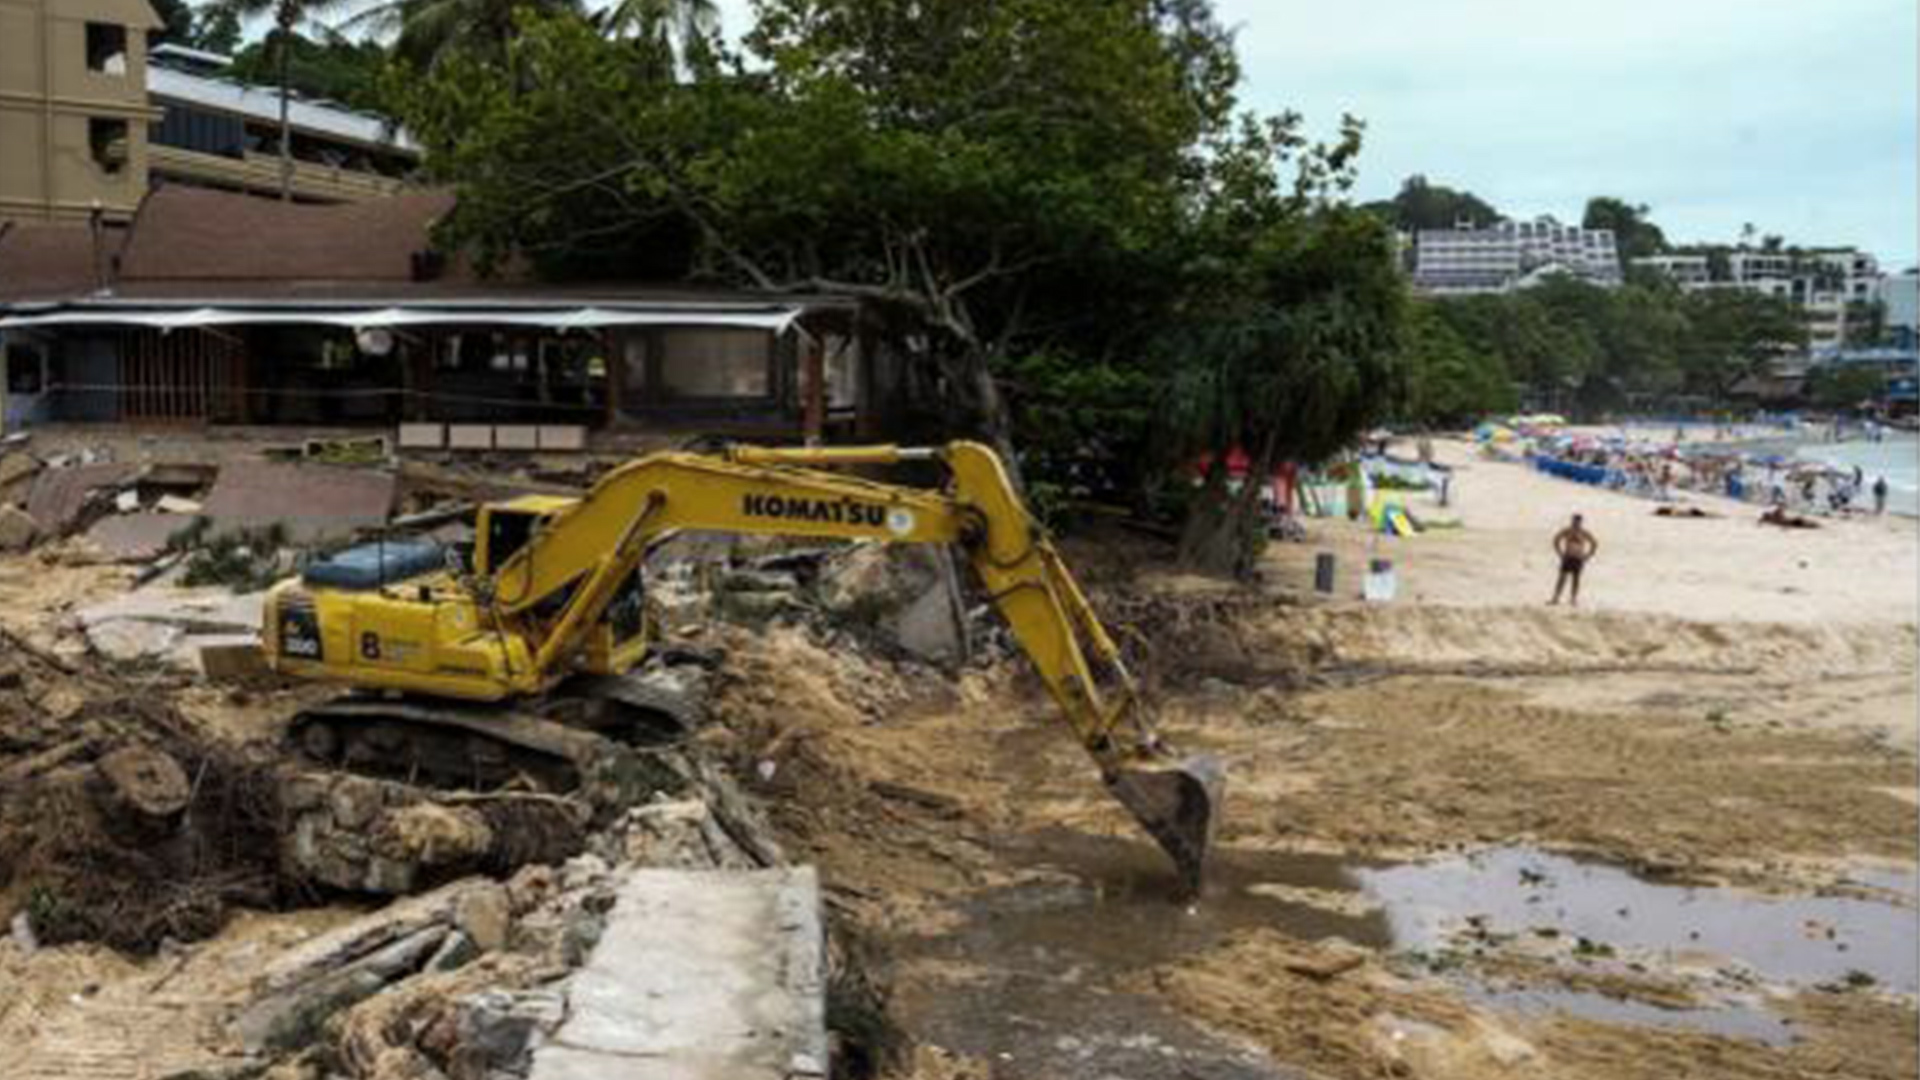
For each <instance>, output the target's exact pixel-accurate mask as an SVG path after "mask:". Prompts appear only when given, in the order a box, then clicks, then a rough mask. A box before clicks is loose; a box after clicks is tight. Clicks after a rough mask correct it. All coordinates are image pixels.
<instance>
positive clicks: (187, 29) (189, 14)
mask: <svg viewBox="0 0 1920 1080" xmlns="http://www.w3.org/2000/svg"><path fill="white" fill-rule="evenodd" d="M149 2H150V4H151V6H152V7H153V13H154V14H155V15H158V16H159V17H160V22H161V23H162V24H163V25H162V26H161V28H160V29H158V30H155V31H153V32H152V33H150V34H149V35H148V37H147V40H148V42H149V43H151V44H154V45H158V44H161V43H163V42H171V43H172V44H175V45H187V46H191V45H192V44H193V5H192V4H189V3H187V0H149Z"/></svg>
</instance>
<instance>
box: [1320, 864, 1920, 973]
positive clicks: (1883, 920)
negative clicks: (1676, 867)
mask: <svg viewBox="0 0 1920 1080" xmlns="http://www.w3.org/2000/svg"><path fill="white" fill-rule="evenodd" d="M1356 876H1357V878H1358V879H1359V883H1360V885H1361V887H1362V888H1364V889H1365V890H1366V891H1367V892H1368V893H1370V894H1372V895H1373V896H1375V897H1377V898H1378V899H1379V900H1380V901H1381V902H1383V903H1384V904H1385V905H1386V912H1387V919H1388V922H1389V923H1390V924H1391V927H1392V932H1393V939H1394V943H1395V945H1396V947H1399V948H1403V949H1435V948H1440V947H1444V946H1445V945H1446V944H1447V942H1448V940H1449V939H1450V938H1451V936H1452V935H1453V934H1454V933H1455V932H1457V931H1458V930H1460V929H1461V927H1462V925H1463V924H1464V922H1465V920H1466V918H1468V917H1474V918H1476V919H1478V920H1479V923H1478V928H1479V929H1480V930H1481V931H1483V932H1485V933H1488V934H1527V933H1553V934H1557V935H1559V936H1561V937H1565V938H1572V939H1576V940H1577V939H1581V938H1584V939H1586V940H1587V941H1588V942H1590V943H1592V947H1591V948H1589V949H1588V951H1589V952H1605V951H1608V950H1615V951H1626V950H1634V951H1636V952H1644V953H1651V954H1655V956H1656V957H1657V958H1658V959H1660V960H1662V961H1664V962H1668V963H1672V964H1675V965H1678V966H1686V967H1693V968H1700V967H1708V968H1712V967H1719V966H1723V965H1734V966H1737V967H1739V968H1744V969H1746V970H1749V971H1751V972H1753V973H1754V974H1756V975H1758V976H1759V977H1760V978H1762V979H1764V980H1767V981H1779V982H1790V983H1796V984H1800V985H1812V984H1816V983H1835V982H1844V981H1847V980H1848V979H1849V977H1851V978H1853V979H1855V980H1859V979H1860V978H1861V976H1862V975H1864V976H1866V977H1869V978H1871V979H1872V980H1873V981H1874V983H1875V984H1877V985H1880V986H1884V987H1887V988H1890V989H1893V990H1897V991H1900V992H1902V993H1909V994H1910V993H1913V992H1915V990H1916V983H1920V978H1916V974H1917V972H1916V968H1920V957H1916V953H1915V946H1916V942H1917V941H1920V913H1916V912H1915V910H1914V908H1913V906H1912V905H1913V899H1912V898H1913V896H1914V894H1915V891H1916V881H1915V877H1914V874H1913V873H1912V872H1907V873H1902V874H1895V873H1886V872H1880V873H1861V874H1858V875H1856V877H1857V878H1858V879H1859V880H1860V882H1861V883H1862V884H1864V885H1868V886H1871V887H1873V888H1875V889H1876V890H1879V891H1881V892H1884V893H1887V894H1891V895H1890V897H1889V900H1890V901H1891V902H1880V901H1874V900H1865V899H1857V898H1854V897H1847V896H1765V895H1760V894H1756V893H1748V892H1745V891H1741V890H1736V889H1716V888H1688V887H1683V886H1677V885H1663V884H1655V883H1651V882H1647V881H1643V880H1641V879H1640V878H1637V877H1634V876H1633V875H1632V874H1630V873H1628V872H1627V871H1625V870H1622V869H1620V868H1618V867H1613V866H1606V865H1602V864H1597V863H1588V862H1580V861H1577V860H1574V859H1570V858H1567V857H1565V856H1562V855H1553V854H1549V853H1546V852H1541V851H1534V850H1528V849H1525V848H1496V849H1491V850H1487V851H1483V852H1479V853H1476V854H1473V855H1469V856H1463V857H1460V858H1456V859H1444V860H1439V861H1435V862H1427V863H1412V864H1407V865H1404V866H1394V867H1386V868H1379V869H1364V868H1363V869H1360V870H1357V871H1356ZM1895 897H1904V898H1905V902H1904V903H1902V902H1899V901H1898V900H1895V899H1894V898H1895Z"/></svg>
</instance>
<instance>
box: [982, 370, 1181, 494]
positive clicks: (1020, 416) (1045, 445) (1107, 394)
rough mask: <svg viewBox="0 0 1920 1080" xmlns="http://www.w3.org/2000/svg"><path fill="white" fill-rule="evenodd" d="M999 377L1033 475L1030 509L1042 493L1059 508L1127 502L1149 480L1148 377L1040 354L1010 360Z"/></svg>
mask: <svg viewBox="0 0 1920 1080" xmlns="http://www.w3.org/2000/svg"><path fill="white" fill-rule="evenodd" d="M999 377H1000V381H1001V383H1002V385H1003V386H1004V387H1005V388H1006V395H1007V402H1008V405H1009V407H1010V408H1011V409H1012V413H1013V428H1014V432H1015V436H1016V441H1017V444H1018V445H1019V447H1020V455H1021V460H1022V462H1023V463H1024V465H1025V467H1026V470H1027V474H1028V476H1029V477H1030V482H1029V484H1028V489H1027V499H1028V502H1029V503H1030V504H1037V503H1039V502H1040V501H1041V500H1042V494H1043V489H1045V490H1047V491H1051V492H1053V493H1054V494H1055V495H1056V496H1057V499H1056V501H1058V502H1065V501H1067V500H1069V499H1089V498H1091V499H1100V500H1106V501H1117V502H1128V501H1131V500H1132V498H1133V497H1134V495H1135V493H1136V492H1138V491H1139V490H1140V488H1141V485H1142V484H1143V483H1144V482H1145V481H1146V480H1147V473H1146V466H1147V464H1148V461H1147V458H1146V456H1145V455H1146V447H1147V444H1148V441H1149V437H1150V434H1151V425H1152V421H1153V415H1154V414H1153V406H1154V403H1155V401H1156V398H1157V391H1158V388H1157V386H1156V384H1155V380H1154V378H1153V376H1152V373H1151V372H1149V371H1147V370H1145V369H1143V368H1142V367H1140V366H1138V365H1132V364H1123V363H1109V362H1102V361H1097V360H1084V359H1081V358H1079V357H1076V356H1074V355H1072V354H1070V353H1066V352H1063V351H1057V350H1040V351H1037V352H1032V353H1028V354H1026V355H1024V356H1020V357H1017V358H1014V359H1012V360H1010V361H1009V362H1008V363H1007V364H1005V365H1004V366H1002V367H1001V368H1000V369H999ZM1042 516H1043V517H1044V516H1045V515H1044V514H1043V515H1042Z"/></svg>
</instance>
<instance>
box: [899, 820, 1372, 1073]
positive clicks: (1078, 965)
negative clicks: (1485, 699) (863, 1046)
mask: <svg viewBox="0 0 1920 1080" xmlns="http://www.w3.org/2000/svg"><path fill="white" fill-rule="evenodd" d="M1011 853H1012V854H1013V856H1014V857H1015V858H1016V859H1017V860H1018V861H1019V862H1021V863H1022V864H1023V865H1025V866H1028V867H1031V868H1033V869H1037V870H1049V871H1057V872H1058V873H1059V875H1060V876H1059V877H1058V878H1057V879H1055V880H1046V881H1039V882H1034V883H1029V884H1025V885H1019V886H1014V887H1011V888H1007V889H1002V890H998V891H996V892H994V893H991V894H988V895H987V896H984V897H982V898H980V899H979V900H977V901H975V902H974V903H972V904H970V905H969V906H968V907H967V908H966V911H965V913H966V916H967V920H966V923H965V924H964V925H963V926H962V927H961V928H960V929H958V930H957V931H955V932H953V933H950V934H946V935H942V936H940V937H937V938H929V939H922V940H918V941H913V942H907V943H903V944H902V945H901V952H902V953H903V954H904V955H906V956H908V957H916V958H928V959H936V960H941V961H948V962H952V963H956V964H961V965H965V966H966V968H967V969H968V970H970V971H975V972H977V973H978V974H979V981H977V982H976V981H971V980H961V981H960V982H958V983H957V984H943V985H940V986H937V987H925V988H918V992H909V993H905V994H903V995H901V997H900V999H899V1000H897V1001H896V1004H897V1006H898V1007H899V1008H900V1009H901V1011H902V1013H903V1014H904V1015H905V1016H906V1017H907V1019H908V1020H909V1021H910V1022H911V1024H912V1026H913V1027H914V1028H915V1029H916V1030H919V1031H921V1032H923V1033H924V1034H925V1035H926V1036H927V1037H928V1038H930V1039H932V1040H933V1041H935V1042H937V1043H940V1044H941V1045H943V1046H946V1047H948V1048H950V1049H953V1050H958V1051H961V1052H963V1053H968V1054H973V1055H976V1056H979V1057H983V1058H986V1059H987V1060H989V1061H992V1062H994V1067H995V1072H994V1075H995V1076H996V1077H1008V1078H1012V1077H1028V1076H1031V1077H1057V1076H1101V1075H1115V1076H1125V1077H1128V1078H1129V1080H1158V1078H1165V1080H1180V1078H1185V1077H1192V1076H1206V1077H1209V1078H1219V1080H1274V1078H1278V1077H1292V1076H1295V1075H1297V1074H1294V1073H1290V1072H1286V1071H1283V1070H1280V1069H1279V1068H1278V1067H1277V1066H1275V1065H1274V1064H1273V1063H1272V1062H1271V1061H1269V1060H1267V1059H1266V1058H1265V1056H1264V1055H1262V1054H1260V1053H1258V1052H1255V1051H1252V1050H1250V1049H1248V1048H1246V1047H1243V1046H1240V1045H1238V1044H1235V1043H1231V1042H1228V1041H1226V1040H1224V1039H1221V1038H1219V1037H1217V1036H1215V1035H1212V1034H1210V1033H1207V1032H1204V1031H1201V1030H1200V1029H1199V1028H1197V1027H1195V1026H1193V1025H1192V1024H1190V1023H1188V1022H1186V1021H1185V1020H1184V1019H1182V1018H1181V1017H1180V1016H1179V1015H1177V1014H1176V1013H1173V1012H1172V1011H1170V1010H1169V1009H1167V1008H1166V1007H1165V1006H1164V1005H1162V1004H1161V1003H1160V1002H1159V1001H1157V1000H1155V999H1153V998H1149V997H1144V996H1140V995H1135V994H1128V993H1123V992H1120V991H1116V990H1114V989H1112V983H1113V982H1114V981H1116V980H1117V979H1119V978H1122V977H1124V976H1126V975H1127V974H1130V973H1132V972H1136V971H1142V970H1145V969H1148V968H1152V967H1155V966H1157V965H1160V964H1163V963H1168V962H1171V961H1174V960H1177V959H1179V958H1180V957H1183V956H1189V955H1193V954H1196V953H1200V952H1204V951H1206V950H1207V949H1209V948H1211V947H1213V946H1214V945H1215V944H1216V943H1218V942H1219V941H1220V940H1221V939H1223V938H1224V937H1225V936H1226V935H1227V934H1229V933H1231V932H1232V931H1234V930H1238V929H1242V928H1254V927H1275V928H1278V929H1281V930H1284V931H1286V932H1287V933H1290V934H1295V935H1297V936H1300V937H1303V938H1307V939H1314V938H1321V937H1328V936H1339V937H1343V938H1346V939H1348V940H1350V941H1354V942H1357V943H1359V944H1363V945H1370V946H1375V947H1384V946H1385V945H1386V944H1387V943H1388V941H1389V931H1388V925H1387V920H1386V918H1385V916H1384V915H1382V914H1381V913H1379V912H1377V911H1375V912H1371V913H1365V914H1353V913H1343V912H1339V911H1328V910H1326V909H1324V908H1320V907H1315V906H1312V905H1309V904H1302V903H1298V902H1294V901H1291V900H1288V899H1283V898H1279V897H1276V896H1274V895H1272V894H1271V892H1264V893H1263V892H1259V891H1254V890H1255V888H1256V887H1259V886H1269V887H1271V886H1284V887H1288V888H1290V889H1293V890H1324V891H1327V892H1332V893H1337V894H1341V895H1345V896H1354V895H1356V892H1355V890H1356V889H1357V882H1356V881H1355V879H1354V878H1353V876H1352V874H1351V872H1350V870H1349V869H1348V868H1347V864H1346V863H1344V862H1343V861H1341V860H1338V859H1334V858H1330V857H1315V856H1260V855H1248V854H1246V853H1241V852H1233V851H1223V852H1221V853H1220V854H1219V855H1218V857H1217V858H1216V859H1214V860H1211V861H1210V862H1209V864H1208V871H1207V873H1208V885H1207V897H1206V899H1205V900H1204V901H1203V902H1202V903H1200V904H1199V905H1195V906H1184V905H1181V904H1179V903H1177V902H1176V900H1175V897H1176V895H1177V883H1176V882H1175V881H1174V879H1173V875H1172V872H1171V870H1169V869H1168V867H1167V865H1166V861H1165V857H1164V856H1163V855H1161V854H1160V852H1159V850H1158V849H1157V848H1155V847H1153V846H1152V845H1151V844H1146V843H1142V842H1139V841H1136V840H1133V839H1131V838H1128V839H1117V838H1106V837H1095V836H1086V835H1082V834H1079V833H1073V832H1070V831H1066V830H1053V831H1048V832H1045V833H1041V834H1039V835H1036V836H1033V837H1028V838H1023V839H1022V840H1020V841H1018V842H1016V843H1015V844H1014V845H1013V846H1012V852H1011Z"/></svg>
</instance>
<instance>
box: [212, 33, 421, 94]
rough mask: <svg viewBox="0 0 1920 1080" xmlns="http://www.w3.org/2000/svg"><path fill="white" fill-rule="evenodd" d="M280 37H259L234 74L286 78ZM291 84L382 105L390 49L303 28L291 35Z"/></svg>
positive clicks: (236, 62) (253, 79) (256, 79)
mask: <svg viewBox="0 0 1920 1080" xmlns="http://www.w3.org/2000/svg"><path fill="white" fill-rule="evenodd" d="M279 40H281V39H276V40H274V41H257V42H254V43H253V44H251V45H248V46H247V47H246V48H244V49H241V50H240V52H239V53H238V54H237V55H235V56H234V58H233V67H232V68H230V69H229V74H230V75H231V76H232V77H233V78H235V79H239V80H241V81H243V82H250V83H260V84H277V83H278V82H279V81H280V60H279V56H278V54H277V51H276V49H277V46H278V43H279ZM284 40H285V41H286V42H287V48H288V50H289V54H288V57H287V86H288V87H289V88H290V89H292V90H293V92H294V93H297V94H304V95H306V96H308V97H320V98H327V99H329V100H332V101H338V102H340V103H341V104H343V105H350V106H353V107H355V108H361V109H376V108H378V107H379V104H380V101H379V96H378V92H377V88H378V83H379V76H380V71H381V69H382V68H383V67H384V66H385V64H386V62H387V54H386V50H385V49H382V48H381V47H380V46H379V45H377V44H374V43H373V42H353V41H348V40H346V39H344V38H339V37H335V36H332V35H328V36H327V37H326V39H325V40H323V41H315V40H313V39H312V38H308V37H306V36H304V35H302V34H299V33H297V32H295V33H293V34H290V35H288V36H287V37H286V38H285V39H284Z"/></svg>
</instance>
